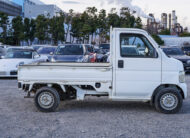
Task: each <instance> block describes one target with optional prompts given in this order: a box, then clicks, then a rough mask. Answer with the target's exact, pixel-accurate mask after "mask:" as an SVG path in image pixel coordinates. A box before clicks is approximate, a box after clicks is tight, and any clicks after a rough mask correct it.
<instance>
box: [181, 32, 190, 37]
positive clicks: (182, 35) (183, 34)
mask: <svg viewBox="0 0 190 138" xmlns="http://www.w3.org/2000/svg"><path fill="white" fill-rule="evenodd" d="M179 36H180V37H190V33H188V32H184V33H182V34H180V35H179Z"/></svg>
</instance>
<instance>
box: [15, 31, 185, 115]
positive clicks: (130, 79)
mask: <svg viewBox="0 0 190 138" xmlns="http://www.w3.org/2000/svg"><path fill="white" fill-rule="evenodd" d="M110 40H111V41H110V63H36V64H30V65H23V66H20V67H19V71H18V82H19V88H20V89H22V90H25V91H26V92H27V93H28V97H30V94H31V93H33V94H34V96H35V98H34V99H35V105H36V107H37V108H38V109H39V110H40V111H43V112H51V111H55V110H56V109H57V107H58V106H59V102H60V100H62V99H63V100H68V99H76V100H84V99H85V96H87V95H91V96H107V97H108V98H109V99H111V100H115V101H140V102H150V104H151V105H153V106H154V107H155V108H156V109H157V111H159V112H162V113H176V112H178V111H179V110H180V109H181V107H182V103H183V99H185V98H186V97H187V86H186V83H185V73H184V68H183V64H182V63H181V62H180V61H178V60H176V59H173V58H169V57H168V56H166V55H165V54H164V52H163V51H162V50H161V49H160V47H159V46H158V44H157V43H156V42H155V41H154V40H153V39H152V37H151V36H150V35H149V34H148V33H147V32H146V31H144V30H140V29H129V28H114V29H111V32H110Z"/></svg>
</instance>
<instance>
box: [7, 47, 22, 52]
mask: <svg viewBox="0 0 190 138" xmlns="http://www.w3.org/2000/svg"><path fill="white" fill-rule="evenodd" d="M17 50H22V48H9V49H8V50H7V52H12V51H17Z"/></svg>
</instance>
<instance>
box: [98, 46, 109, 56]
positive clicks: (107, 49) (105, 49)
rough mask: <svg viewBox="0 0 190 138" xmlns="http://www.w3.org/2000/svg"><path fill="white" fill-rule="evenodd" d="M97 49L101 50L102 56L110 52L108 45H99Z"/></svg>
mask: <svg viewBox="0 0 190 138" xmlns="http://www.w3.org/2000/svg"><path fill="white" fill-rule="evenodd" d="M99 48H100V49H102V51H103V52H104V54H106V53H107V52H110V44H100V45H99Z"/></svg>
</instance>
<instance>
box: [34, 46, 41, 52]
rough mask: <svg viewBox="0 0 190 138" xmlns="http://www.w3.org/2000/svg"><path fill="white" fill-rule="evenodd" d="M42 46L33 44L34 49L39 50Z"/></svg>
mask: <svg viewBox="0 0 190 138" xmlns="http://www.w3.org/2000/svg"><path fill="white" fill-rule="evenodd" d="M40 48H41V46H33V49H34V50H35V51H37V50H39V49H40Z"/></svg>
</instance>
